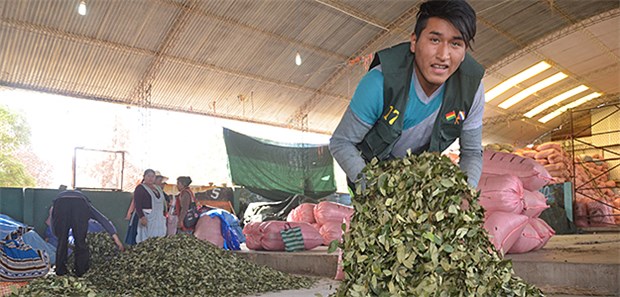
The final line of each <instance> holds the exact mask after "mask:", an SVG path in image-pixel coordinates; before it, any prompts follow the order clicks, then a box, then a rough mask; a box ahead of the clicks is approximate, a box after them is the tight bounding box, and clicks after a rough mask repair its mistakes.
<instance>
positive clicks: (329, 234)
mask: <svg viewBox="0 0 620 297" xmlns="http://www.w3.org/2000/svg"><path fill="white" fill-rule="evenodd" d="M342 224H345V225H346V227H345V230H349V222H347V221H343V222H336V221H333V222H327V223H325V224H323V225H322V226H321V228H320V229H319V233H320V234H321V237H323V244H324V245H329V244H330V243H331V242H332V241H334V240H338V241H339V242H342V235H343V234H344V231H342Z"/></svg>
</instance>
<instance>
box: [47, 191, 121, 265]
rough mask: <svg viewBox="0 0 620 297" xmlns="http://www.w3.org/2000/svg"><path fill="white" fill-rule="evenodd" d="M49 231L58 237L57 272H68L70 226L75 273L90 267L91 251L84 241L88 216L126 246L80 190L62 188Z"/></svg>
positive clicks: (117, 243)
mask: <svg viewBox="0 0 620 297" xmlns="http://www.w3.org/2000/svg"><path fill="white" fill-rule="evenodd" d="M53 205H54V206H53V209H52V219H51V221H52V231H53V233H54V235H56V237H58V247H57V250H56V275H65V274H67V248H68V247H67V245H68V241H67V240H68V238H69V229H72V230H73V238H74V240H75V249H74V250H73V252H74V253H75V274H76V275H77V276H82V275H84V274H85V273H86V272H87V271H88V269H89V268H90V264H89V262H90V252H89V251H88V245H87V244H86V233H87V232H88V220H89V219H91V218H92V219H94V220H96V221H97V222H99V223H100V224H101V225H102V226H103V228H104V229H105V230H106V231H107V232H108V233H109V234H110V235H111V236H112V239H113V240H114V243H115V244H116V246H117V247H118V249H119V250H121V251H124V250H125V248H124V247H123V244H122V243H121V241H120V239H119V238H118V235H117V234H116V228H114V225H112V223H111V222H110V220H108V218H106V217H105V216H104V215H103V214H101V212H99V211H98V210H97V209H96V208H95V207H94V206H93V205H92V204H91V203H90V200H88V197H86V196H85V195H84V194H83V193H82V192H80V191H63V192H61V193H60V194H58V196H56V198H54V201H53Z"/></svg>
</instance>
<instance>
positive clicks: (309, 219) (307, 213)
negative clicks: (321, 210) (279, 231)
mask: <svg viewBox="0 0 620 297" xmlns="http://www.w3.org/2000/svg"><path fill="white" fill-rule="evenodd" d="M315 207H316V204H314V203H302V204H300V205H299V206H297V207H295V208H294V209H293V210H291V212H290V213H289V215H288V217H287V218H286V221H287V222H305V223H308V224H314V223H316V220H315V219H314V208H315Z"/></svg>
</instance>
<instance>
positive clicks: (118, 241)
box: [112, 234, 125, 252]
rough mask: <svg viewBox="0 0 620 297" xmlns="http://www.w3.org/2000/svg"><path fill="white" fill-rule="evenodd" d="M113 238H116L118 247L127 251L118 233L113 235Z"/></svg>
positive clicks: (122, 250) (115, 241)
mask: <svg viewBox="0 0 620 297" xmlns="http://www.w3.org/2000/svg"><path fill="white" fill-rule="evenodd" d="M112 239H114V243H115V244H116V246H117V247H118V249H119V250H120V251H121V252H124V251H125V247H124V246H123V243H122V242H121V240H120V239H119V238H118V235H117V234H114V235H112Z"/></svg>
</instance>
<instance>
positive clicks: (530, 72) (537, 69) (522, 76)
mask: <svg viewBox="0 0 620 297" xmlns="http://www.w3.org/2000/svg"><path fill="white" fill-rule="evenodd" d="M549 68H551V65H549V64H548V63H547V62H544V61H543V62H540V63H538V64H536V65H534V66H532V67H530V68H528V69H525V70H523V71H522V72H521V73H519V74H517V75H515V76H513V77H511V78H509V79H507V80H505V81H504V82H502V83H501V84H499V85H497V86H495V87H494V88H492V89H491V90H489V91H488V92H486V93H485V94H484V98H485V99H484V101H485V102H489V101H491V100H493V99H495V97H497V96H499V95H501V94H503V93H504V92H506V91H508V90H509V89H510V88H512V87H514V86H516V85H517V84H519V83H521V82H523V81H525V80H528V79H530V78H532V77H534V76H535V75H537V74H539V73H541V72H543V71H545V70H547V69H549Z"/></svg>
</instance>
